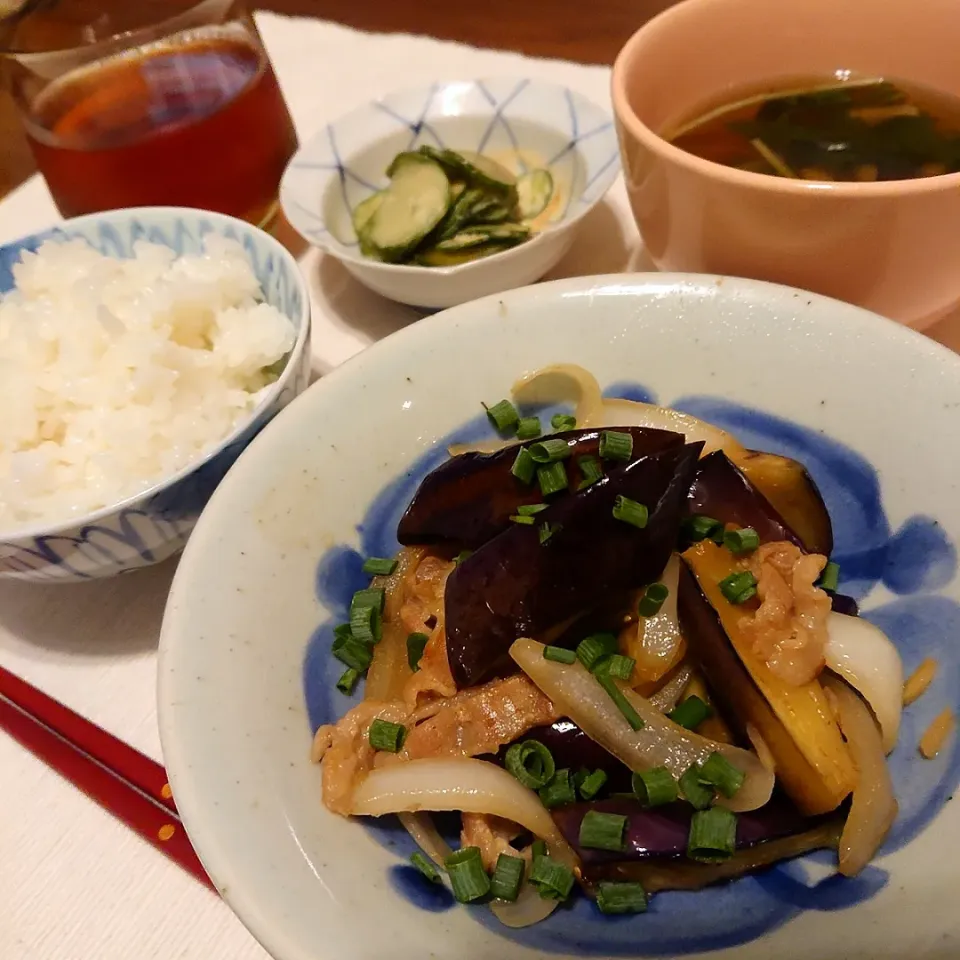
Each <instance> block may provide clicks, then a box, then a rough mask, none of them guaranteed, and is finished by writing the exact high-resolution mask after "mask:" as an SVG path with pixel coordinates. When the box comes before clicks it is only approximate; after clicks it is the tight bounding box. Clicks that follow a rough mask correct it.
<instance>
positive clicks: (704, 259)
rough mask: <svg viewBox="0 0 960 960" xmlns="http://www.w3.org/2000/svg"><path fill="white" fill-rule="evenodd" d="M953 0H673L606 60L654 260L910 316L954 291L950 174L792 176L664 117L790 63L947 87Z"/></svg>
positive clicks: (729, 95)
mask: <svg viewBox="0 0 960 960" xmlns="http://www.w3.org/2000/svg"><path fill="white" fill-rule="evenodd" d="M958 38H960V3H958V2H957V0H685V2H683V3H680V4H679V5H678V6H676V7H673V8H671V9H670V10H668V11H667V12H665V13H662V14H660V15H659V16H658V17H656V18H654V19H653V20H651V21H650V22H649V23H647V24H646V25H645V26H644V27H642V28H641V29H640V30H638V31H637V32H636V33H635V34H634V35H633V37H631V39H630V40H629V41H628V42H627V44H626V46H625V47H624V48H623V50H622V51H621V52H620V54H619V56H618V57H617V60H616V63H615V64H614V68H613V105H614V112H615V114H616V120H617V132H618V136H619V139H620V150H621V153H622V156H623V169H624V176H625V178H626V184H627V191H628V193H629V195H630V204H631V206H632V208H633V215H634V218H635V219H636V221H637V225H638V226H639V228H640V233H641V235H642V237H643V240H644V244H645V246H646V248H647V251H648V252H649V254H650V256H651V257H652V259H653V261H654V262H655V263H656V265H657V266H658V267H659V268H660V269H661V270H670V271H687V272H702V273H717V274H726V275H731V276H740V277H750V278H753V279H759V280H772V281H776V282H779V283H785V284H789V285H791V286H795V287H801V288H803V289H806V290H813V291H816V292H817V293H822V294H826V295H828V296H832V297H836V298H838V299H841V300H846V301H849V302H850V303H855V304H858V305H859V306H863V307H866V308H868V309H870V310H874V311H876V312H878V313H882V314H885V315H886V316H888V317H892V318H893V319H895V320H899V321H900V322H901V323H905V324H909V325H910V326H913V327H917V328H923V327H926V326H929V325H930V324H931V323H933V322H934V321H935V320H937V319H939V318H940V317H941V316H943V315H944V314H946V313H948V312H949V311H950V310H951V308H953V307H954V306H955V305H956V304H957V303H958V302H960V173H952V174H947V175H944V176H938V177H929V178H926V179H915V180H899V181H887V182H874V183H825V182H813V181H804V180H791V179H785V178H781V177H774V176H767V175H764V174H758V173H749V172H746V171H743V170H737V169H733V168H730V167H724V166H721V165H720V164H717V163H712V162H710V161H708V160H703V159H701V158H699V157H696V156H693V155H692V154H689V153H686V152H685V151H683V150H680V149H678V148H677V147H674V146H673V145H671V144H670V143H668V142H667V141H666V140H665V139H663V136H662V134H666V135H668V136H669V134H670V131H671V129H676V128H677V126H678V125H679V124H681V123H684V122H687V121H689V120H691V119H694V118H695V117H696V116H697V114H698V113H700V112H702V111H705V110H706V109H709V108H711V107H714V106H717V105H720V104H723V103H724V102H731V101H733V100H735V99H736V98H738V97H739V96H740V95H742V94H744V93H746V94H749V93H753V92H762V91H764V90H770V91H771V92H773V91H775V90H777V89H779V88H782V87H783V85H784V83H785V82H786V81H790V80H794V81H795V80H797V79H800V78H802V79H803V80H805V81H811V83H813V82H823V80H824V79H829V78H833V77H837V78H838V79H843V78H844V77H845V76H846V74H845V73H844V71H850V73H851V74H852V75H855V76H861V77H885V78H887V79H893V80H897V79H900V80H905V81H909V82H911V83H913V84H920V85H923V86H925V87H930V88H934V89H936V90H939V91H941V92H944V93H947V94H951V95H953V96H960V55H958V53H957V41H958Z"/></svg>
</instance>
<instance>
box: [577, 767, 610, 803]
mask: <svg viewBox="0 0 960 960" xmlns="http://www.w3.org/2000/svg"><path fill="white" fill-rule="evenodd" d="M606 782H607V774H606V772H605V771H603V770H594V771H593V773H591V774H589V775H588V776H586V777H584V778H583V780H582V781H581V782H580V784H579V789H580V796H581V797H583V799H584V800H592V799H593V798H594V797H595V796H596V795H597V794H598V793H599V792H600V791H601V790H602V789H603V786H604V784H605V783H606Z"/></svg>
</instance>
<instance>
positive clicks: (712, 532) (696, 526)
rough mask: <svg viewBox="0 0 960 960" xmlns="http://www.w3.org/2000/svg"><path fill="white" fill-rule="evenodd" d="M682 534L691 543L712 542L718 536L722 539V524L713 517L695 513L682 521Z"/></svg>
mask: <svg viewBox="0 0 960 960" xmlns="http://www.w3.org/2000/svg"><path fill="white" fill-rule="evenodd" d="M683 532H684V534H685V535H686V538H687V539H688V540H690V541H691V542H692V543H699V542H700V541H701V540H713V539H715V538H716V537H718V536H719V537H721V538H722V537H723V524H722V523H721V522H720V521H719V520H714V518H713V517H708V516H706V515H705V514H702V513H695V514H694V515H693V516H692V517H687V519H686V520H684V522H683Z"/></svg>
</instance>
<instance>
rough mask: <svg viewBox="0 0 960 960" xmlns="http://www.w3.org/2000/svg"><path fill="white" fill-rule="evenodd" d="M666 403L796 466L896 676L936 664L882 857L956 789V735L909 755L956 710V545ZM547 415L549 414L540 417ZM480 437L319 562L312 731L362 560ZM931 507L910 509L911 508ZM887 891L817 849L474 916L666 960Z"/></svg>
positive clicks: (902, 755)
mask: <svg viewBox="0 0 960 960" xmlns="http://www.w3.org/2000/svg"><path fill="white" fill-rule="evenodd" d="M604 395H605V396H616V397H624V398H626V399H631V400H645V401H650V400H654V399H655V397H654V395H653V394H652V393H651V392H650V391H648V390H646V389H644V388H643V387H642V386H639V385H636V384H622V383H621V384H616V385H614V386H612V387H610V388H608V389H607V390H605V391H604ZM672 406H674V407H676V408H677V409H680V410H683V411H686V412H688V413H691V414H693V415H695V416H698V417H701V418H702V419H704V420H707V421H709V422H711V423H714V424H716V425H717V426H719V427H722V428H723V429H726V430H729V431H730V432H731V433H733V434H734V435H735V436H736V437H737V438H738V439H739V440H741V441H742V442H743V443H744V444H745V445H747V446H748V447H751V448H754V449H757V450H764V451H769V452H771V453H779V454H782V455H785V456H789V457H793V458H794V459H796V460H799V461H800V462H801V463H803V464H804V465H805V466H806V467H807V469H808V470H809V471H810V473H811V475H812V476H813V478H814V480H815V481H816V483H817V485H818V486H819V488H820V491H821V493H822V494H823V497H824V500H825V502H826V504H827V507H828V509H829V511H830V516H831V518H832V520H833V527H834V538H835V542H836V543H835V550H834V559H836V560H837V561H838V562H839V563H840V566H841V571H842V572H841V585H842V590H843V592H845V593H848V594H851V595H852V596H855V597H856V598H857V599H858V600H863V598H864V597H866V596H867V594H869V592H870V591H871V590H872V589H873V588H874V587H875V586H877V585H879V584H883V586H885V587H886V588H887V589H888V590H889V591H890V592H891V593H893V594H895V595H896V596H897V599H895V600H893V601H891V602H889V603H884V604H882V605H880V606H875V607H873V608H870V609H867V610H866V611H865V612H864V616H865V617H866V618H867V619H869V620H870V621H872V622H873V623H875V624H877V626H879V627H880V628H881V629H882V630H883V631H884V632H885V633H886V634H887V635H888V636H889V637H890V638H891V639H892V640H893V641H894V642H895V643H896V644H897V646H898V648H899V650H900V652H901V655H902V657H903V661H904V669H905V670H906V671H907V673H909V672H910V671H911V670H912V669H914V668H915V667H916V666H917V664H918V663H919V662H920V661H921V660H922V659H923V658H924V657H927V656H930V657H934V658H935V659H936V660H937V661H938V662H939V665H940V669H939V672H938V674H937V678H936V680H935V681H934V683H933V685H932V686H931V688H930V690H929V691H928V693H927V694H926V695H925V696H924V697H922V698H921V699H920V700H919V701H918V702H917V703H915V704H913V705H912V706H911V707H909V708H908V709H907V710H906V711H905V712H904V717H903V726H902V729H901V735H900V745H899V746H898V747H897V749H896V750H895V751H894V753H893V754H892V755H891V757H890V761H889V762H890V766H891V772H892V775H893V780H894V783H895V785H896V789H897V797H898V800H899V802H900V815H899V817H898V819H897V822H896V824H895V825H894V828H893V830H892V831H891V834H890V836H889V838H888V839H887V842H886V844H885V845H884V852H885V853H889V852H891V851H893V850H896V849H899V848H900V847H902V846H904V845H905V844H907V843H908V842H909V841H910V840H911V839H913V837H915V836H916V835H917V834H918V833H919V832H920V831H921V830H923V829H924V828H925V827H926V826H927V825H928V824H929V823H930V822H931V820H932V819H933V818H934V817H935V816H936V814H937V812H938V811H939V810H940V808H941V806H942V805H943V803H944V802H945V801H946V800H947V799H949V798H950V797H951V796H952V794H953V791H954V790H955V788H956V786H957V783H958V781H960V743H958V741H957V740H956V738H955V739H954V740H953V741H952V742H951V743H949V744H948V746H947V749H946V750H944V751H943V752H942V753H941V754H940V755H939V756H938V757H937V758H936V759H935V760H932V761H928V760H923V759H921V758H920V756H919V755H918V753H917V750H916V743H917V740H918V739H919V736H920V734H921V732H922V731H923V730H924V729H925V728H926V726H927V725H928V724H929V723H930V721H931V720H932V719H933V718H934V717H935V716H936V715H937V714H938V713H939V712H940V711H941V710H942V709H943V708H944V706H946V705H955V703H956V700H957V695H956V690H957V689H958V687H960V644H957V642H956V638H957V637H958V636H960V605H958V604H957V603H955V602H954V601H953V600H950V599H948V598H947V597H943V596H940V595H937V594H934V593H932V591H935V590H939V589H941V588H943V587H944V586H946V585H947V584H948V583H949V582H950V581H952V580H953V578H954V576H955V575H956V569H957V550H956V546H955V545H954V544H953V543H952V542H951V541H950V539H949V538H948V537H947V535H946V533H945V531H944V530H943V529H942V528H941V527H940V526H939V525H938V523H937V522H936V520H935V519H934V518H932V517H930V516H928V515H926V514H917V515H916V516H912V517H910V518H908V519H907V520H906V521H905V522H904V523H903V525H902V526H901V527H900V528H899V529H898V530H892V529H891V526H890V522H889V520H888V518H887V516H886V513H885V512H884V509H883V504H882V498H881V491H880V484H879V480H878V477H877V473H876V471H875V470H874V469H873V467H872V466H871V465H870V464H869V463H868V462H867V461H866V460H865V459H864V458H863V457H862V456H860V455H859V454H858V453H856V452H855V451H853V450H851V449H850V448H849V447H847V446H845V445H843V444H841V443H839V442H837V441H836V440H832V439H831V438H829V437H827V436H825V435H823V434H821V433H819V432H817V431H815V430H811V429H809V428H806V427H802V426H800V425H798V424H796V423H793V422H791V421H788V420H784V419H781V418H779V417H775V416H772V415H770V414H767V413H764V412H762V411H759V410H756V409H753V408H750V407H745V406H741V405H739V404H734V403H730V402H728V401H725V400H720V399H716V398H712V397H688V398H684V399H681V400H679V401H677V402H675V403H673V404H672ZM538 412H540V411H538ZM545 415H546V416H547V417H548V416H549V411H546V412H545ZM489 435H490V429H489V425H488V424H487V422H486V420H485V418H484V417H478V418H476V419H474V420H472V421H471V422H470V423H468V424H466V425H465V426H464V427H463V428H461V429H460V430H457V431H455V433H454V434H453V435H452V436H450V437H447V438H444V439H443V440H442V441H441V442H439V443H438V444H437V446H436V447H434V448H433V449H432V450H431V451H430V452H428V453H427V454H425V455H424V456H422V457H421V458H420V459H419V460H418V461H417V462H416V463H415V464H414V465H413V466H412V467H411V468H410V470H409V471H408V472H407V473H406V474H405V475H403V476H402V477H400V478H398V479H397V480H394V481H393V482H392V483H390V484H389V485H388V486H387V487H385V488H384V490H383V491H382V492H381V493H380V495H379V496H378V497H377V498H376V500H375V501H374V503H373V504H372V505H371V507H370V509H369V510H368V511H367V514H366V515H365V516H364V518H363V520H362V522H361V523H360V525H359V526H358V528H357V529H358V533H359V535H360V550H359V552H358V551H357V550H354V549H351V548H348V547H337V548H335V549H334V550H331V551H329V552H328V553H327V554H326V555H325V556H324V557H323V558H322V559H321V561H320V563H319V566H318V571H317V578H316V589H317V596H318V599H320V600H321V602H323V603H324V604H325V605H326V606H327V607H329V608H330V609H331V610H332V611H334V613H335V616H336V617H337V619H336V621H331V622H329V623H326V624H323V625H321V626H320V627H319V628H318V630H317V631H316V633H315V634H314V636H313V637H312V638H311V641H310V644H309V647H308V650H307V654H306V657H305V661H304V691H305V696H306V701H307V706H308V711H309V715H310V720H311V723H312V724H313V726H314V727H316V726H318V725H319V724H321V723H327V722H331V721H333V720H335V719H336V718H337V717H339V716H340V715H342V714H343V712H344V711H345V710H346V709H348V708H349V706H350V704H351V703H352V702H353V701H352V700H351V699H350V698H346V697H343V696H342V695H341V694H339V693H338V692H337V691H336V690H335V688H334V684H335V682H336V679H337V677H338V676H339V675H340V673H341V671H342V665H341V664H339V663H338V662H337V661H336V660H334V659H333V658H332V657H331V656H330V654H329V649H330V643H331V641H332V630H333V626H334V622H341V621H342V619H343V618H344V617H345V615H346V610H347V606H348V605H349V602H350V597H351V596H352V594H353V591H354V590H356V589H358V588H359V587H362V586H364V585H365V584H366V578H365V577H364V576H363V575H362V573H361V572H360V564H361V562H362V556H364V555H365V556H370V555H374V556H389V555H391V554H392V553H393V552H394V551H395V550H396V549H397V546H398V545H397V541H396V537H395V531H396V528H397V523H398V521H399V519H400V516H401V514H402V513H403V510H404V509H405V507H406V505H407V503H408V502H409V500H410V499H411V497H412V496H413V493H414V491H415V490H416V487H417V485H418V483H419V482H420V479H421V478H422V477H423V476H424V474H426V473H427V472H428V471H430V470H432V469H433V468H434V467H436V466H437V465H438V464H439V463H440V462H442V461H443V460H444V459H445V457H446V446H447V444H448V443H451V442H462V441H465V440H473V439H478V438H481V437H488V436H489ZM928 506H929V505H925V504H923V503H918V507H919V508H924V507H928ZM867 606H868V607H869V604H868V605H867ZM368 829H372V831H373V833H374V836H375V837H376V838H377V839H378V841H379V842H381V843H383V844H384V845H386V846H388V847H390V848H392V849H395V850H396V851H397V853H398V854H400V855H402V856H404V857H406V856H409V854H410V853H411V852H412V851H413V849H414V847H413V843H412V841H411V840H410V839H409V837H408V836H407V835H406V833H405V832H404V831H402V830H401V829H400V828H399V827H398V826H397V825H396V824H391V825H389V826H388V825H387V824H386V823H384V824H378V825H376V826H373V827H368ZM396 869H397V868H394V870H396ZM403 869H406V868H403ZM888 880H889V875H888V874H887V872H886V870H884V869H883V867H882V865H877V864H873V865H871V866H870V867H868V868H867V869H866V870H864V872H863V873H862V874H861V875H860V876H859V877H857V878H855V879H846V878H842V877H839V876H837V875H836V874H835V873H834V866H833V859H832V855H831V854H829V853H826V852H820V853H815V854H811V855H809V856H807V857H803V858H801V859H799V860H794V861H790V862H787V863H783V864H779V865H777V866H775V867H772V868H770V869H768V870H765V871H763V872H761V873H758V874H754V875H752V876H748V877H744V878H742V879H740V880H738V881H736V882H734V883H729V884H725V885H722V886H719V887H713V888H710V889H708V890H701V891H696V892H680V891H676V892H668V893H661V894H658V895H657V896H656V897H654V898H652V900H651V904H650V909H649V911H648V912H647V913H646V914H644V915H642V916H636V917H618V918H611V917H604V916H602V915H601V914H600V913H599V911H598V910H597V908H596V906H595V905H594V904H593V903H592V902H591V901H589V900H587V899H586V898H583V897H581V898H579V899H577V900H576V901H574V902H573V903H572V904H571V905H570V906H569V907H567V908H565V909H562V910H558V911H557V912H556V913H554V914H553V916H551V917H550V918H549V920H547V921H545V922H544V923H540V924H537V925H536V926H534V927H528V928H527V929H525V930H508V929H507V928H505V927H503V926H501V925H500V924H499V923H498V922H497V921H496V920H495V919H494V918H493V916H492V915H491V914H490V912H489V911H487V910H475V911H474V916H475V917H476V919H477V920H478V922H480V923H481V924H483V925H484V926H485V927H488V928H489V929H490V930H491V931H495V932H496V933H498V934H499V935H501V936H503V937H505V938H508V939H512V940H515V941H517V942H519V943H522V944H524V945H525V946H528V947H531V948H533V949H535V950H538V951H541V952H558V953H566V954H569V953H579V954H582V955H584V956H591V955H592V956H598V955H600V956H649V957H661V956H675V955H678V954H686V953H695V952H699V951H704V950H717V949H721V948H724V947H733V946H736V945H738V944H742V943H746V942H748V941H750V940H753V939H755V938H757V937H759V936H762V935H763V934H765V933H769V932H770V931H772V930H774V929H776V928H778V927H780V926H782V925H783V924H784V923H786V922H788V921H789V920H790V919H791V918H793V917H795V916H796V915H797V914H799V913H800V912H801V911H804V910H824V911H832V910H843V909H847V908H848V907H851V906H854V905H856V904H858V903H860V902H862V901H864V900H867V899H869V898H870V897H873V896H874V895H876V894H877V893H878V892H879V891H880V890H881V889H883V887H884V886H885V885H886V884H887V882H888ZM391 882H392V884H393V888H394V889H395V890H397V892H398V893H400V894H401V895H403V896H405V897H407V899H408V900H410V902H411V904H415V905H417V906H420V907H422V908H424V909H436V907H434V906H431V905H430V904H428V903H425V902H424V900H423V897H424V894H423V891H422V886H416V887H415V886H414V885H413V883H412V881H410V882H408V881H407V880H404V881H402V882H401V881H398V880H397V879H396V876H395V875H394V874H391Z"/></svg>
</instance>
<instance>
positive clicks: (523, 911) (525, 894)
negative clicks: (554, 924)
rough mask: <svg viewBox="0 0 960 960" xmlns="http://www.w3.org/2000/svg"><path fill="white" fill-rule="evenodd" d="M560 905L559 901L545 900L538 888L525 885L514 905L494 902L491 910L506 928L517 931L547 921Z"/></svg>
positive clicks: (500, 901)
mask: <svg viewBox="0 0 960 960" xmlns="http://www.w3.org/2000/svg"><path fill="white" fill-rule="evenodd" d="M559 905H560V901H559V900H544V898H543V897H541V896H540V893H539V892H538V890H537V888H536V887H534V886H532V885H531V884H529V883H525V884H524V885H523V886H522V887H521V888H520V895H519V896H518V897H517V899H516V900H514V901H513V902H512V903H511V902H510V901H509V900H494V901H493V903H491V904H490V909H491V910H492V911H493V915H494V916H495V917H496V918H497V919H498V920H499V921H500V922H501V923H502V924H503V925H504V926H505V927H511V928H513V929H514V930H516V929H519V928H520V927H530V926H533V924H535V923H539V922H540V921H541V920H546V919H547V917H549V916H550V914H551V913H553V911H554V910H556V909H557V907H558V906H559Z"/></svg>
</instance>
